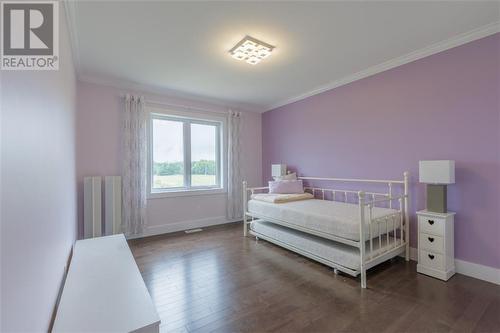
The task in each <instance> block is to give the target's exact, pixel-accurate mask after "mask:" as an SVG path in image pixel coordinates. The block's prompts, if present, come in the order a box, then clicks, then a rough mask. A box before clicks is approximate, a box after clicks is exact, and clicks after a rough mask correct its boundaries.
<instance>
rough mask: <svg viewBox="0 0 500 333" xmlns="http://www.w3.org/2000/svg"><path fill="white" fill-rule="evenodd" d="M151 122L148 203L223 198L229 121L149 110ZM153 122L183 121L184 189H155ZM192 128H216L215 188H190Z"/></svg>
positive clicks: (176, 111) (178, 110) (213, 116)
mask: <svg viewBox="0 0 500 333" xmlns="http://www.w3.org/2000/svg"><path fill="white" fill-rule="evenodd" d="M148 112H149V119H148V140H149V142H148V147H149V149H148V184H147V186H148V199H155V198H165V197H178V196H192V195H208V194H220V193H225V192H226V184H225V183H226V182H225V175H226V172H227V158H226V156H227V145H226V142H227V130H226V128H227V126H226V122H227V120H226V117H225V116H224V115H222V114H221V115H218V114H205V113H200V112H194V111H190V110H183V109H182V108H178V107H176V108H170V107H169V108H159V107H149V108H148ZM153 119H164V120H172V121H180V122H182V123H183V134H184V137H183V152H184V182H185V183H184V186H183V187H171V188H166V189H153V126H152V124H153ZM191 124H205V125H214V126H217V129H218V133H219V135H218V136H217V144H216V155H217V156H218V160H217V163H216V181H217V184H216V185H214V186H189V184H190V183H191V181H190V180H191V165H190V163H191V126H190V125H191Z"/></svg>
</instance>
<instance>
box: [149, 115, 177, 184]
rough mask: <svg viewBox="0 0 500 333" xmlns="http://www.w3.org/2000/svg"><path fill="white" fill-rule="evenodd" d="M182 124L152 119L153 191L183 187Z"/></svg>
mask: <svg viewBox="0 0 500 333" xmlns="http://www.w3.org/2000/svg"><path fill="white" fill-rule="evenodd" d="M183 141H184V137H183V123H182V122H180V121H171V120H164V119H153V189H162V188H171V187H182V186H184V153H183Z"/></svg>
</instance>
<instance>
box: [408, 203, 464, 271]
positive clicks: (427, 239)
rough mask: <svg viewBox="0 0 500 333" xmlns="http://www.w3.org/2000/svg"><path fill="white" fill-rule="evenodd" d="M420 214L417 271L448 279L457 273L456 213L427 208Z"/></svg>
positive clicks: (418, 214) (418, 213)
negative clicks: (439, 211)
mask: <svg viewBox="0 0 500 333" xmlns="http://www.w3.org/2000/svg"><path fill="white" fill-rule="evenodd" d="M417 216H418V265H417V272H419V273H422V274H425V275H429V276H432V277H435V278H438V279H441V280H444V281H447V280H448V279H449V278H450V277H452V276H453V274H455V248H454V242H453V237H454V236H453V235H454V233H453V220H454V217H455V213H453V212H448V213H444V214H442V213H434V212H429V211H427V210H421V211H419V212H417Z"/></svg>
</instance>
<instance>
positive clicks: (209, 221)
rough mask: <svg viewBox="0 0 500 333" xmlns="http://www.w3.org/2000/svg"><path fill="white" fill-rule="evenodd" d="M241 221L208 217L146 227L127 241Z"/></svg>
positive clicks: (223, 217) (222, 217)
mask: <svg viewBox="0 0 500 333" xmlns="http://www.w3.org/2000/svg"><path fill="white" fill-rule="evenodd" d="M239 221H241V219H235V220H228V219H226V217H225V216H216V217H208V218H204V219H198V220H189V221H181V222H175V223H169V224H163V225H153V226H146V228H145V229H144V232H143V233H142V234H140V235H134V236H129V237H127V239H136V238H143V237H148V236H156V235H161V234H168V233H172V232H177V231H184V230H189V229H195V228H203V227H209V226H213V225H219V224H225V223H233V222H239Z"/></svg>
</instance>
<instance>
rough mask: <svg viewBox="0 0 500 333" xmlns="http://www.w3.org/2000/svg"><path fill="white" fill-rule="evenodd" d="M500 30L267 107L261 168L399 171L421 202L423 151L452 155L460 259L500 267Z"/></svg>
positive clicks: (416, 203) (333, 173)
mask: <svg viewBox="0 0 500 333" xmlns="http://www.w3.org/2000/svg"><path fill="white" fill-rule="evenodd" d="M499 45H500V34H496V35H493V36H489V37H487V38H483V39H481V40H478V41H474V42H471V43H469V44H466V45H462V46H460V47H456V48H454V49H451V50H448V51H445V52H442V53H439V54H436V55H433V56H430V57H427V58H424V59H421V60H418V61H415V62H412V63H410V64H406V65H403V66H400V67H397V68H395V69H392V70H388V71H386V72H383V73H380V74H377V75H374V76H371V77H369V78H365V79H362V80H359V81H356V82H353V83H351V84H348V85H345V86H342V87H339V88H336V89H332V90H330V91H327V92H325V93H322V94H319V95H315V96H312V97H309V98H306V99H304V100H301V101H298V102H295V103H292V104H289V105H286V106H283V107H280V108H277V109H275V110H272V111H269V112H266V113H265V114H264V115H263V119H262V122H263V123H262V132H263V140H262V142H263V176H264V181H267V180H268V179H269V178H270V171H271V167H270V165H271V164H272V163H279V162H282V163H286V164H288V165H289V166H290V168H294V169H297V170H298V172H299V173H300V174H302V175H314V176H330V177H342V178H348V177H356V178H378V179H382V178H388V179H401V178H402V173H403V171H404V170H408V171H410V173H411V182H412V184H411V195H412V199H411V210H412V214H411V217H412V218H411V231H412V235H411V240H412V246H414V247H416V239H417V234H416V223H415V222H416V219H415V214H414V212H415V211H416V210H420V209H423V208H425V201H424V200H425V197H424V191H425V185H423V184H419V183H418V161H419V160H425V159H454V160H456V184H455V185H451V186H450V187H449V191H448V192H449V199H448V205H449V210H451V211H456V212H457V215H456V220H455V221H456V223H455V254H456V257H457V258H458V259H462V260H466V261H470V262H474V263H478V264H483V265H487V266H492V267H499V268H500V246H499V244H500V242H499V239H500V227H499V224H500V221H499V220H500V216H499V210H498V206H499V203H500V194H499V184H500V174H499V173H500V148H499V147H500V137H499V131H500V121H499V117H500V107H499V100H498V96H499V91H500V87H499V77H500V75H499V73H500V64H499V59H500V47H499Z"/></svg>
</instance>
